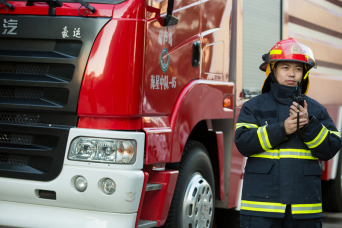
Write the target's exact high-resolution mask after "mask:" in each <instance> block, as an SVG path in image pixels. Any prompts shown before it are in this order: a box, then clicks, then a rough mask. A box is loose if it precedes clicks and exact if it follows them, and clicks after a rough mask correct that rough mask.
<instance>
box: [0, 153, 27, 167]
mask: <svg viewBox="0 0 342 228" xmlns="http://www.w3.org/2000/svg"><path fill="white" fill-rule="evenodd" d="M27 162H28V156H25V155H18V154H6V153H0V163H2V164H11V165H19V166H26V165H27Z"/></svg>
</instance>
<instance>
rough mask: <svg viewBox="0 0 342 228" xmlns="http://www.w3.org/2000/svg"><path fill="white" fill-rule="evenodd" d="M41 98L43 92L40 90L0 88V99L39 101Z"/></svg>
mask: <svg viewBox="0 0 342 228" xmlns="http://www.w3.org/2000/svg"><path fill="white" fill-rule="evenodd" d="M43 96H44V90H43V89H40V88H26V87H14V86H0V97H11V98H25V99H41V98H43Z"/></svg>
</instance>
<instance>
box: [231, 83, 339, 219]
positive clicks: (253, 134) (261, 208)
mask: <svg viewBox="0 0 342 228" xmlns="http://www.w3.org/2000/svg"><path fill="white" fill-rule="evenodd" d="M294 94H295V87H289V86H284V85H280V84H273V83H271V90H270V91H269V92H267V93H264V94H261V95H259V96H257V97H255V98H253V99H251V100H249V101H248V102H246V103H245V104H244V105H243V107H242V108H241V111H240V115H239V118H238V121H237V124H236V132H235V144H236V146H237V148H238V150H239V151H240V153H241V154H242V155H243V156H245V157H248V159H247V163H246V167H245V174H244V181H243V188H242V201H241V214H245V215H253V216H264V217H274V218H283V217H284V213H285V208H286V205H287V204H290V205H291V210H292V215H293V217H294V218H295V219H303V218H318V217H322V196H321V175H322V171H321V167H320V165H319V161H318V159H321V160H323V161H327V160H329V159H331V158H332V157H334V155H335V154H336V153H337V152H338V151H339V149H340V148H341V147H342V140H341V136H340V134H339V133H338V132H337V129H336V127H335V125H334V123H333V121H332V120H331V118H330V116H329V114H328V113H327V110H326V109H325V108H324V107H323V106H322V105H321V104H319V103H318V102H317V101H315V100H313V99H311V98H309V97H307V96H305V100H306V102H307V104H308V114H309V123H308V124H307V125H306V126H305V127H303V128H302V129H300V136H299V137H298V138H297V137H296V132H295V133H293V134H291V135H286V132H285V128H284V121H285V120H286V119H287V118H288V117H289V113H290V106H291V105H292V102H293V97H294Z"/></svg>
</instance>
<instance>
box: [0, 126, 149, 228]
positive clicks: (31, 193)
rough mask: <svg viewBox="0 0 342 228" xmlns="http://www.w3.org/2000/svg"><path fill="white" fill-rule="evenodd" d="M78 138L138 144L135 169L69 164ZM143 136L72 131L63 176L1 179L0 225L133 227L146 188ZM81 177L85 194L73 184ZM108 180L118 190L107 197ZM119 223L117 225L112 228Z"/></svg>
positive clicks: (92, 164)
mask: <svg viewBox="0 0 342 228" xmlns="http://www.w3.org/2000/svg"><path fill="white" fill-rule="evenodd" d="M78 136H89V137H101V138H102V137H104V138H122V137H123V138H124V139H134V140H136V141H137V158H136V162H135V163H134V164H132V165H128V164H104V163H92V162H79V161H70V160H68V159H67V155H68V150H69V145H70V143H71V141H72V140H73V139H74V138H76V137H78ZM144 141H145V136H144V133H140V132H118V131H105V130H91V129H80V128H73V129H70V133H69V137H68V144H67V148H66V153H65V159H64V165H63V169H62V172H61V173H60V175H59V176H58V177H57V178H56V179H54V180H52V181H48V182H42V181H30V180H21V179H11V178H0V225H6V226H14V227H44V228H46V227H49V228H50V227H59V228H60V227H64V228H66V227H83V228H85V227H96V228H98V227H120V228H125V227H127V228H128V227H129V228H131V227H134V224H135V218H136V213H137V211H138V208H139V203H140V198H141V193H142V188H143V184H144V173H143V171H142V170H141V169H142V167H143V157H144ZM77 176H83V177H84V178H85V179H86V180H87V183H88V187H87V189H86V190H85V191H84V192H79V191H77V190H76V188H75V186H74V180H75V178H76V177H77ZM104 178H110V179H112V180H114V181H115V183H116V191H115V192H114V193H113V194H112V195H106V194H104V193H103V192H102V190H101V188H100V184H99V183H100V181H101V180H103V179H104ZM39 190H44V191H54V192H55V193H56V199H55V200H49V199H43V198H40V197H39ZM114 222H115V225H114V226H113V224H114Z"/></svg>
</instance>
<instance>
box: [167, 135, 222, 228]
mask: <svg viewBox="0 0 342 228" xmlns="http://www.w3.org/2000/svg"><path fill="white" fill-rule="evenodd" d="M167 167H168V168H173V169H178V170H179V175H178V179H177V184H176V188H175V192H174V195H173V198H172V202H171V206H170V210H169V214H168V217H167V219H166V222H165V224H164V226H163V227H165V228H199V227H201V228H202V227H205V228H212V226H213V222H214V211H215V181H214V173H213V169H212V166H211V162H210V159H209V155H208V152H207V150H206V148H205V147H204V146H203V145H202V144H201V143H199V142H197V141H189V142H187V144H186V145H185V148H184V150H183V155H182V159H181V161H180V162H179V163H177V164H170V165H168V166H167Z"/></svg>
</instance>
